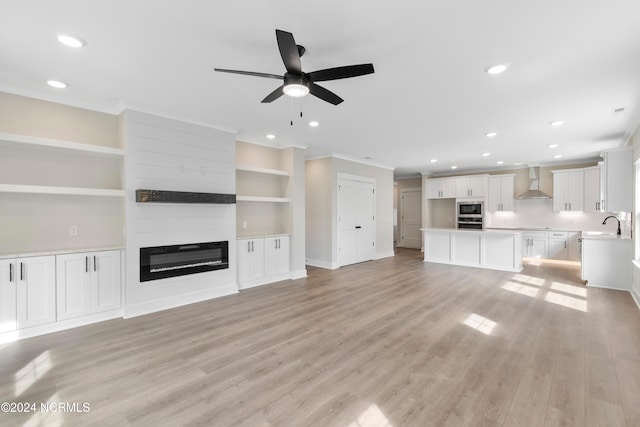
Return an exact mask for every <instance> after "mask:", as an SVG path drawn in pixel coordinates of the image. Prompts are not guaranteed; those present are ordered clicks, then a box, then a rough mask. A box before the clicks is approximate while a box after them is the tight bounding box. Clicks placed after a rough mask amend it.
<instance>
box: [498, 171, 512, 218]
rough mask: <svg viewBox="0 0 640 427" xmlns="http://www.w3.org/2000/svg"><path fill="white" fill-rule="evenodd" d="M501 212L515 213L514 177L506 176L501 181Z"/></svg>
mask: <svg viewBox="0 0 640 427" xmlns="http://www.w3.org/2000/svg"><path fill="white" fill-rule="evenodd" d="M500 203H501V206H500V210H501V211H504V212H513V176H504V177H502V178H501V179H500Z"/></svg>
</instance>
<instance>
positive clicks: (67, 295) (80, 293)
mask: <svg viewBox="0 0 640 427" xmlns="http://www.w3.org/2000/svg"><path fill="white" fill-rule="evenodd" d="M90 271H91V261H90V259H89V255H88V254H68V255H58V256H57V257H56V306H57V309H58V320H64V319H72V318H74V317H79V316H86V315H88V314H90V313H91V273H90Z"/></svg>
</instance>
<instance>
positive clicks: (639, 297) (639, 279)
mask: <svg viewBox="0 0 640 427" xmlns="http://www.w3.org/2000/svg"><path fill="white" fill-rule="evenodd" d="M629 146H631V147H633V162H634V165H635V170H637V168H640V126H638V127H637V128H636V131H635V132H634V133H633V135H632V136H631V139H630V140H629ZM635 170H634V172H635ZM636 176H637V175H636V174H635V173H634V177H636ZM637 186H638V182H637V181H636V180H634V188H633V194H634V209H635V210H636V212H634V213H632V215H631V216H632V218H634V219H635V221H634V224H635V227H636V229H635V230H634V233H633V239H634V248H635V251H634V259H635V262H634V265H633V284H632V288H631V294H632V295H633V298H634V299H635V301H636V304H638V307H640V261H639V260H640V250H639V247H640V245H639V244H638V233H636V232H635V231H637V230H638V229H639V227H640V224H638V219H639V212H638V206H640V200H638V192H639V191H640V189H639V188H638V187H637Z"/></svg>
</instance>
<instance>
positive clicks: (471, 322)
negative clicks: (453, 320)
mask: <svg viewBox="0 0 640 427" xmlns="http://www.w3.org/2000/svg"><path fill="white" fill-rule="evenodd" d="M462 323H464V324H465V325H467V326H469V327H471V328H473V329H475V330H477V331H480V332H482V333H483V334H485V335H491V331H492V330H493V328H495V327H496V325H497V323H496V322H494V321H493V320H489V319H487V318H486V317H482V316H480V315H478V314H475V313H471V314H470V315H469V317H467V318H466V320H465V321H464V322H462Z"/></svg>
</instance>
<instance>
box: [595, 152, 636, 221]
mask: <svg viewBox="0 0 640 427" xmlns="http://www.w3.org/2000/svg"><path fill="white" fill-rule="evenodd" d="M602 157H603V159H604V162H603V163H602V190H603V191H602V192H603V196H602V199H603V202H602V206H601V209H600V210H602V211H604V212H631V211H632V209H633V190H632V188H633V187H632V185H633V153H632V149H631V148H623V149H620V150H612V151H606V152H604V153H602Z"/></svg>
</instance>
